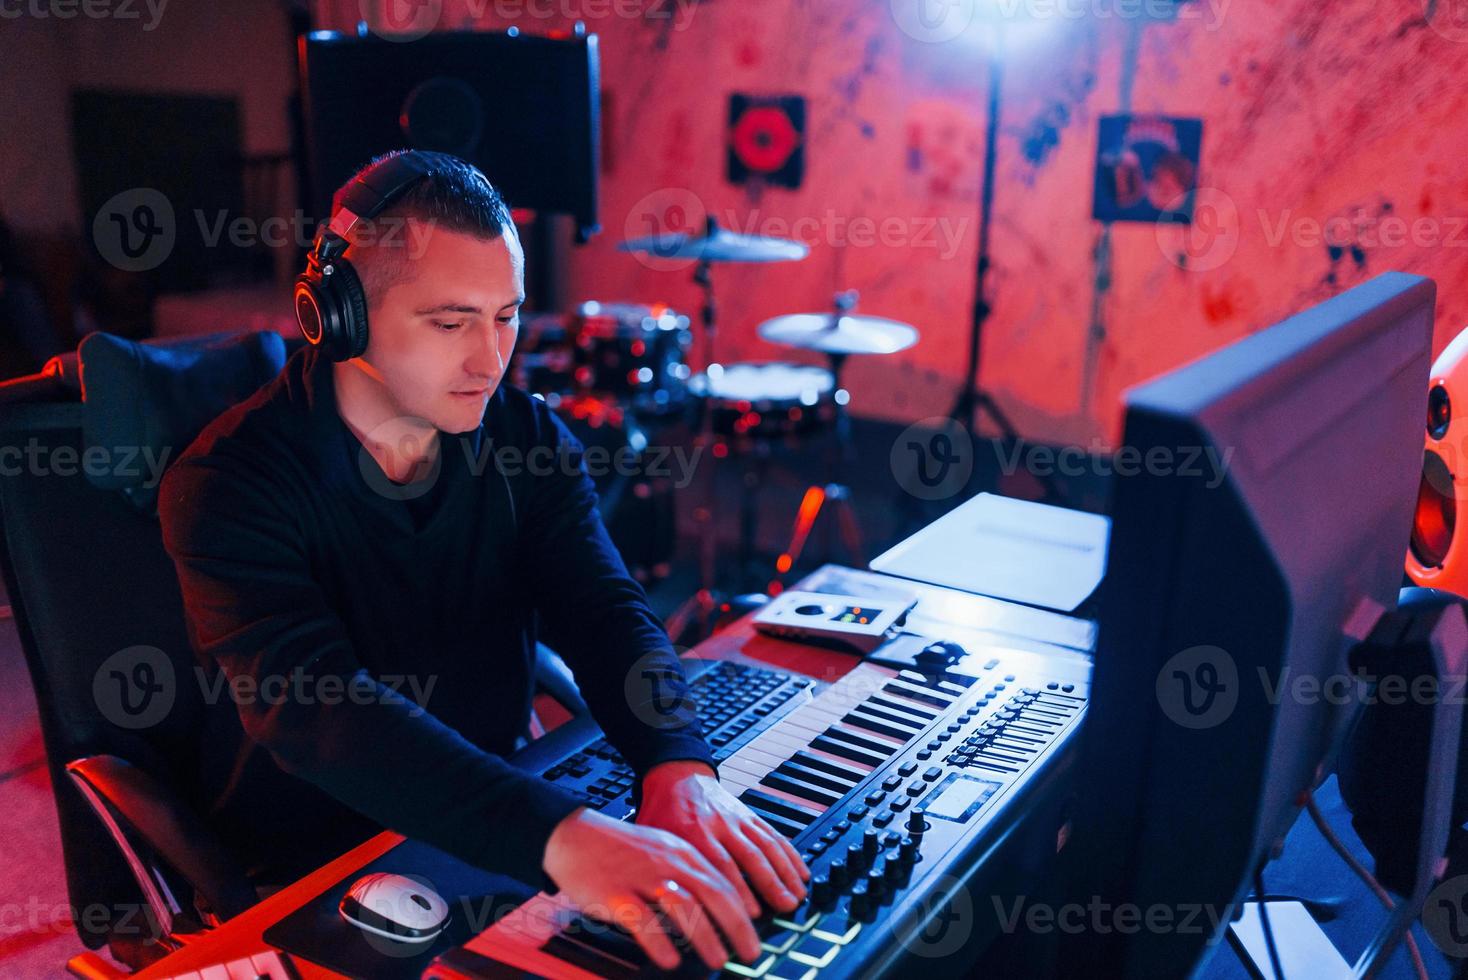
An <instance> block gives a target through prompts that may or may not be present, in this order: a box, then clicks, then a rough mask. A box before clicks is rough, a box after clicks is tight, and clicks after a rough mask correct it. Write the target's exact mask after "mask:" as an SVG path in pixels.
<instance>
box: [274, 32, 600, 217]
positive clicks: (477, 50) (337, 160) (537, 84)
mask: <svg viewBox="0 0 1468 980" xmlns="http://www.w3.org/2000/svg"><path fill="white" fill-rule="evenodd" d="M300 54H301V72H302V79H303V101H304V105H305V112H306V140H307V156H308V164H309V171H310V182H311V188H312V190H311V202H312V206H313V208H314V210H315V216H316V217H324V216H325V215H326V214H327V213H328V212H329V209H330V206H331V195H332V192H333V191H335V190H336V188H337V187H339V186H341V184H342V183H344V182H345V181H346V179H347V178H348V177H350V176H351V175H352V174H353V173H354V172H356V171H357V170H358V169H360V168H361V167H362V166H363V165H365V164H366V163H368V162H369V161H370V160H371V159H372V158H373V157H375V156H377V155H379V154H382V153H386V152H388V151H389V150H395V149H402V148H412V149H420V150H438V151H442V152H445V153H452V154H454V155H456V156H459V157H462V158H464V159H465V160H468V161H469V162H471V163H473V164H474V165H475V166H477V167H479V168H480V169H481V170H483V171H484V173H485V175H486V176H488V177H489V179H490V180H491V181H492V182H493V183H494V184H495V185H496V186H497V187H499V188H500V190H501V192H502V193H503V194H504V195H505V197H506V198H507V199H508V200H509V202H510V204H511V205H512V206H513V207H518V208H534V209H536V210H538V211H546V212H556V213H564V214H570V215H572V216H574V218H575V219H576V223H577V225H578V226H579V227H580V229H581V231H582V233H583V234H590V233H591V232H593V231H595V230H596V227H597V176H598V175H597V168H598V141H599V138H600V112H599V98H600V78H599V71H598V55H597V39H596V36H595V35H589V36H584V37H571V38H564V39H553V38H545V37H529V36H524V35H511V34H499V33H485V32H477V31H444V32H435V33H432V34H429V35H427V36H425V37H422V38H419V39H417V40H413V41H391V40H387V39H384V38H380V37H374V36H367V37H355V36H347V35H343V34H337V33H334V32H323V31H317V32H313V33H311V34H307V35H304V36H303V37H302V38H301V43H300Z"/></svg>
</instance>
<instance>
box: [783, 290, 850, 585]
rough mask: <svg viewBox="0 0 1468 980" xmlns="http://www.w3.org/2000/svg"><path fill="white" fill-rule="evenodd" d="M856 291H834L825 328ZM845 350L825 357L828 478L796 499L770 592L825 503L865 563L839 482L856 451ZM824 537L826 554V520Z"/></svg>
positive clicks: (828, 541) (845, 310) (792, 562)
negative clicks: (832, 439) (831, 423)
mask: <svg viewBox="0 0 1468 980" xmlns="http://www.w3.org/2000/svg"><path fill="white" fill-rule="evenodd" d="M856 300H857V291H856V290H854V289H850V290H847V291H846V292H844V293H837V294H836V296H835V298H834V300H833V301H832V309H831V317H830V325H829V327H828V329H830V330H832V331H834V330H837V329H839V327H840V322H841V318H842V317H843V316H845V315H846V314H847V313H849V312H851V311H852V310H853V309H855V308H856ZM849 356H850V355H849V354H846V353H844V352H837V351H828V352H827V354H826V358H827V361H828V362H829V363H830V365H831V378H832V381H833V382H834V393H835V395H836V396H837V397H836V445H835V447H834V452H833V453H831V454H830V455H829V456H828V457H827V458H828V460H829V463H828V464H827V465H828V470H827V473H828V477H829V478H828V480H827V482H826V483H825V484H812V485H810V486H808V487H806V488H805V495H804V496H803V497H802V498H801V500H800V508H799V509H798V510H797V511H796V512H795V523H794V526H793V527H792V529H791V533H790V543H789V544H788V545H786V547H785V550H784V551H783V552H781V554H780V557H779V558H777V559H775V577H774V578H773V579H771V580H770V584H769V586H768V588H767V591H768V592H769V593H770V594H771V595H777V594H779V593H780V592H781V591H782V590H783V589H784V582H783V581H782V579H783V578H784V576H785V575H787V574H788V573H789V572H790V570H791V569H792V568H794V567H795V563H796V562H797V561H799V560H800V553H801V552H802V551H803V550H805V545H806V541H807V540H808V539H809V537H810V532H811V529H812V528H813V527H814V526H815V523H816V520H817V519H818V518H819V517H820V516H821V512H822V510H824V509H825V508H826V506H827V505H830V506H831V507H833V508H835V511H836V518H837V520H839V521H840V526H841V540H842V543H843V544H844V545H845V546H846V553H847V555H848V556H849V557H850V559H851V561H852V563H853V564H855V565H858V566H860V565H865V564H866V561H865V559H864V558H863V557H862V534H861V525H860V523H859V522H858V520H857V516H856V510H855V508H854V507H853V506H852V504H851V489H850V488H849V487H848V486H846V485H845V484H844V483H842V482H841V478H842V474H843V473H844V471H845V464H847V463H848V462H850V461H851V460H853V459H855V457H856V451H855V448H854V446H853V444H852V439H851V417H850V415H848V414H847V411H846V406H845V405H844V404H842V402H841V399H840V397H839V396H840V393H841V391H842V387H841V369H842V368H844V367H845V366H846V358H847V357H849ZM824 531H825V541H824V548H823V551H824V552H825V555H826V556H827V557H829V556H830V554H831V528H830V523H829V522H827V523H826V525H825V526H824Z"/></svg>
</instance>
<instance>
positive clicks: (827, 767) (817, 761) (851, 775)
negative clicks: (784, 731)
mask: <svg viewBox="0 0 1468 980" xmlns="http://www.w3.org/2000/svg"><path fill="white" fill-rule="evenodd" d="M786 765H796V766H800V767H801V768H802V769H816V770H819V771H821V772H826V773H830V774H831V775H832V776H836V777H837V778H839V779H843V780H845V781H846V782H848V783H850V784H852V785H855V784H856V783H859V782H861V781H862V780H863V779H865V778H866V773H865V772H864V771H862V770H860V769H853V768H852V767H851V766H843V765H842V764H841V763H839V762H832V761H831V760H830V759H824V758H822V757H821V756H818V755H811V754H810V753H809V752H797V753H795V754H794V755H792V756H791V757H790V761H789V762H788V763H786Z"/></svg>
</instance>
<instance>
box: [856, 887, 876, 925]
mask: <svg viewBox="0 0 1468 980" xmlns="http://www.w3.org/2000/svg"><path fill="white" fill-rule="evenodd" d="M851 917H852V918H853V919H855V920H856V921H857V922H871V921H872V920H873V919H875V918H876V917H877V906H876V903H875V902H873V901H872V899H871V896H870V895H868V894H867V883H866V881H865V879H863V880H862V881H858V882H857V883H856V884H855V885H853V886H852V888H851Z"/></svg>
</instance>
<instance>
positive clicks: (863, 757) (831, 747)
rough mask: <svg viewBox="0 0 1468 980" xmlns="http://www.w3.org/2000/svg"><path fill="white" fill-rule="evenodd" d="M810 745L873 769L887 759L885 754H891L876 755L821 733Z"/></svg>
mask: <svg viewBox="0 0 1468 980" xmlns="http://www.w3.org/2000/svg"><path fill="white" fill-rule="evenodd" d="M810 746H811V748H813V749H819V750H820V751H822V752H829V753H831V754H832V755H839V756H840V757H841V758H843V759H850V760H852V761H853V762H860V763H862V764H863V765H867V766H871V767H872V768H873V769H875V768H877V767H878V766H880V765H881V764H882V763H883V762H885V761H886V760H887V756H888V755H890V754H891V753H888V754H887V755H877V754H876V753H875V752H868V751H867V750H866V749H862V748H858V747H857V746H855V745H852V744H850V743H849V742H838V741H835V740H834V739H831V738H828V737H826V736H825V735H822V736H820V737H819V738H817V739H816V740H815V741H814V742H811V743H810Z"/></svg>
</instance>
